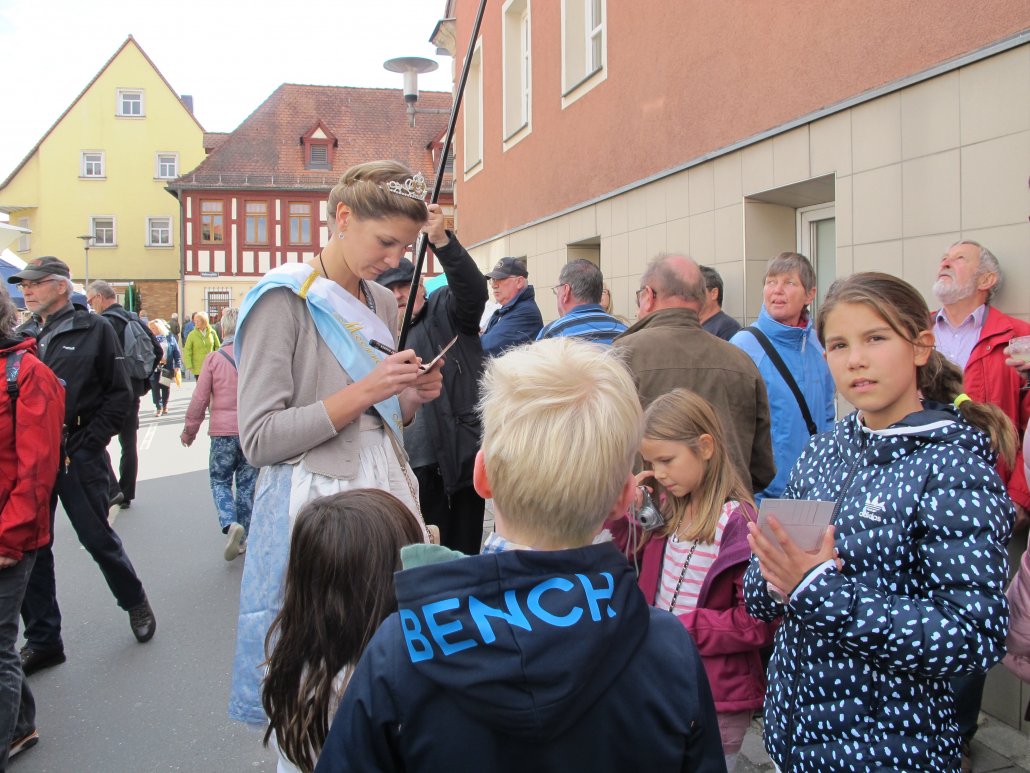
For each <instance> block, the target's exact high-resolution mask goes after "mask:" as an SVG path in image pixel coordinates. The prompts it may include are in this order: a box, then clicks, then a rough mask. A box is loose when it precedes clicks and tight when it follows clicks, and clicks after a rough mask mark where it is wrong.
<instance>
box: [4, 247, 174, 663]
mask: <svg viewBox="0 0 1030 773" xmlns="http://www.w3.org/2000/svg"><path fill="white" fill-rule="evenodd" d="M70 277H71V272H70V271H69V269H68V266H67V265H66V264H65V263H64V262H63V261H61V260H58V259H57V258H55V257H49V256H48V257H43V258H36V259H35V260H33V261H31V262H30V263H29V265H28V266H27V267H26V268H25V269H23V270H22V271H20V272H18V273H17V274H14V275H13V276H12V277H10V278H9V279H8V280H7V281H8V282H10V283H12V284H20V286H21V290H22V293H23V295H24V296H25V306H26V308H28V309H29V311H31V312H33V313H34V314H35V315H37V316H38V317H39V318H40V320H41V321H42V324H43V327H42V329H41V331H40V334H39V344H38V351H39V357H40V359H42V360H43V363H44V364H45V365H47V366H48V367H49V368H50V369H51V370H53V371H54V373H55V374H56V375H57V377H58V378H59V379H61V381H62V382H64V386H65V418H64V432H65V442H64V450H63V452H62V462H61V466H60V469H59V470H58V474H57V485H56V487H55V494H56V496H55V497H54V498H53V499H52V500H51V503H50V524H51V534H52V533H53V528H52V527H53V523H54V513H55V511H56V508H57V498H58V497H59V498H60V500H61V504H62V505H63V506H64V509H65V512H66V513H67V514H68V520H70V521H71V523H72V526H73V527H74V529H75V533H76V535H77V536H78V538H79V542H80V543H81V544H82V546H83V547H84V548H85V549H86V550H87V551H89V554H90V555H91V556H92V557H93V560H94V561H96V563H97V565H98V566H99V567H100V571H101V573H102V574H103V575H104V579H105V580H106V581H107V584H108V587H110V589H111V592H112V593H113V594H114V597H115V599H116V600H117V602H118V605H119V606H120V607H121V608H122V609H124V610H126V611H127V612H128V613H129V625H130V627H131V628H132V632H133V635H134V636H135V637H136V639H137V641H139V642H146V641H149V640H150V639H151V637H153V635H154V631H155V629H156V626H157V623H156V621H155V620H154V613H153V610H151V608H150V603H149V602H148V601H147V595H146V593H145V592H144V590H143V585H142V583H141V582H140V581H139V578H138V577H137V576H136V570H135V569H134V568H133V566H132V563H131V562H130V561H129V557H128V556H127V555H126V554H125V549H124V548H123V547H122V543H121V540H120V539H119V538H118V535H117V534H115V532H114V531H113V530H112V529H111V526H110V524H108V521H107V515H108V462H107V444H108V443H109V442H110V440H111V438H112V437H113V436H114V435H116V434H117V433H118V429H119V427H120V426H121V425H122V423H123V421H124V419H125V415H126V412H127V411H128V409H129V405H130V403H131V401H132V388H131V386H130V384H129V378H128V375H127V373H126V370H125V363H124V361H123V358H122V350H121V345H120V344H119V342H118V339H117V338H116V337H115V333H114V330H113V329H112V327H111V325H110V324H109V323H108V322H107V320H105V319H104V318H103V317H101V316H100V315H98V314H90V313H89V312H88V311H86V310H85V309H82V308H76V307H74V306H73V305H72V303H71V300H70V298H71V292H72V283H71V278H70ZM22 618H23V620H24V621H25V640H26V644H25V647H23V648H22V651H21V659H22V668H23V669H24V670H25V673H26V674H31V673H34V672H35V671H39V670H40V669H42V668H47V667H49V666H54V665H57V664H58V663H63V662H64V661H65V654H64V643H63V641H62V639H61V610H60V608H59V607H58V604H57V583H56V580H55V577H54V555H53V538H52V537H51V542H50V544H49V545H47V546H46V547H44V548H41V549H40V550H39V552H38V554H37V558H36V565H35V567H33V570H32V575H31V576H30V578H29V585H28V588H27V590H26V592H25V600H24V602H23V604H22Z"/></svg>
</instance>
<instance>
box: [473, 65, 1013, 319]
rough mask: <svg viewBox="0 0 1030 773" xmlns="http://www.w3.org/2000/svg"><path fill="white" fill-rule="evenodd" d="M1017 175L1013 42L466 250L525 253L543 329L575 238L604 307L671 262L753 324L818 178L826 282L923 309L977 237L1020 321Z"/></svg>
mask: <svg viewBox="0 0 1030 773" xmlns="http://www.w3.org/2000/svg"><path fill="white" fill-rule="evenodd" d="M1028 174H1030V45H1024V46H1021V47H1019V48H1015V49H1012V50H1009V51H1006V52H1004V53H1002V54H999V55H997V56H994V57H991V58H989V59H985V60H982V61H980V62H976V63H974V64H972V65H969V66H967V67H964V68H961V69H958V70H955V71H952V72H949V73H946V74H943V75H940V76H938V77H935V78H933V79H930V80H927V81H924V82H922V83H919V84H917V85H914V86H911V87H908V88H905V89H903V90H900V91H896V92H893V93H891V94H887V95H885V96H882V97H879V98H876V99H873V100H871V101H868V102H865V103H861V104H858V105H856V106H855V107H853V108H850V109H847V110H843V111H841V112H838V113H835V114H833V115H831V116H829V117H826V118H823V119H820V120H818V121H815V122H813V123H810V124H807V125H804V126H800V127H798V128H795V129H793V130H791V131H788V132H785V133H782V134H779V135H777V136H773V137H770V138H768V139H765V140H763V141H761V142H758V143H755V144H752V145H749V146H746V147H744V148H742V149H740V150H736V151H733V152H730V153H726V154H724V155H722V156H719V157H717V158H715V159H713V160H711V161H708V162H705V163H702V164H700V165H697V166H694V167H691V168H689V169H687V170H684V171H681V172H678V173H676V174H673V175H671V176H668V177H665V178H662V179H660V180H658V181H655V182H652V183H649V184H647V185H643V186H641V187H638V188H635V189H633V190H631V191H629V192H626V193H623V194H620V195H618V196H614V197H610V198H608V199H605V200H603V201H601V202H599V203H596V204H593V205H590V206H586V207H583V208H581V209H578V210H576V211H574V212H571V213H569V214H565V215H563V216H561V217H556V218H552V219H550V220H546V221H544V222H542V223H539V224H537V225H535V226H530V227H527V228H524V229H522V230H520V231H516V232H514V233H512V234H510V235H507V236H504V237H502V238H499V239H495V240H493V241H491V242H488V243H485V244H482V245H479V246H477V247H476V248H475V249H474V250H472V252H473V256H474V257H475V258H476V260H477V261H478V262H479V264H480V265H481V266H483V267H484V268H486V267H487V266H490V265H492V264H493V263H494V262H495V261H496V260H497V259H498V258H499V257H502V256H504V255H515V256H525V257H526V258H527V259H528V265H529V271H530V281H531V282H532V284H534V285H535V286H536V288H537V291H538V298H539V302H540V306H541V310H542V311H543V313H544V318H545V320H549V319H553V318H554V317H555V316H557V310H556V309H555V308H554V303H553V299H552V297H551V294H550V293H547V292H545V291H546V288H548V287H550V286H552V285H554V284H555V283H556V282H557V277H558V271H559V270H560V268H561V266H562V265H563V264H564V263H565V262H566V261H567V260H568V259H569V257H570V255H573V254H576V252H577V251H578V250H580V249H581V247H579V246H578V245H579V244H581V243H583V242H590V241H593V240H596V241H598V242H599V244H600V265H601V268H602V270H603V272H604V274H605V278H606V280H607V282H608V283H609V285H610V287H611V290H612V298H613V300H614V302H615V309H616V312H617V313H619V314H621V315H623V316H625V317H628V318H631V319H632V318H634V317H635V314H636V308H635V305H634V296H633V293H634V291H635V290H636V289H637V288H638V287H639V277H640V273H641V271H642V269H643V267H644V264H645V263H646V261H647V260H648V258H650V257H652V256H654V255H655V254H657V253H659V252H662V251H667V252H684V253H687V254H690V255H691V256H693V257H694V258H695V259H696V260H698V261H699V262H701V263H707V264H709V265H713V266H715V267H716V268H717V269H718V270H719V272H720V273H721V274H722V276H723V280H724V282H725V285H726V293H725V301H724V308H725V310H726V311H727V312H728V313H729V314H731V315H733V316H735V317H738V318H747V319H751V318H753V317H754V316H755V315H756V314H757V313H758V310H759V308H760V306H761V284H762V278H763V274H764V267H765V261H766V260H767V259H768V258H769V257H771V256H772V255H774V254H775V253H776V252H779V251H780V250H785V249H796V248H797V242H796V207H797V206H798V205H800V204H801V203H802V202H803V201H804V200H805V199H804V197H805V196H806V195H809V194H810V193H811V191H810V190H808V188H807V187H806V186H807V185H814V184H813V183H811V181H813V180H815V179H816V178H825V177H826V176H827V175H828V176H829V178H828V179H829V182H831V183H832V186H833V187H832V200H833V202H834V203H835V207H836V212H835V215H836V228H837V254H836V274H837V276H846V275H847V274H850V273H852V272H853V271H869V270H882V271H889V272H890V273H893V274H896V275H899V276H901V277H903V278H905V279H906V280H908V281H910V282H912V284H914V285H915V286H916V287H918V288H919V289H920V290H922V291H923V292H924V293H925V294H926V295H927V298H928V300H930V302H931V304H932V303H933V300H932V296H931V295H930V288H931V285H932V284H933V280H934V278H935V275H936V265H937V262H938V261H939V259H940V257H941V255H942V254H943V253H944V252H945V250H946V249H947V247H948V245H950V244H951V243H952V242H954V241H956V240H958V239H960V238H966V239H975V240H977V241H980V242H982V243H983V244H985V245H987V246H988V247H989V248H990V249H991V250H992V251H993V252H994V253H995V254H996V255H997V256H998V258H999V260H1000V261H1001V264H1002V267H1003V269H1004V271H1005V274H1006V284H1005V287H1004V289H1003V291H1002V293H1001V294H1000V295H999V296H998V298H997V300H996V304H997V305H998V306H999V308H1001V309H1002V310H1004V311H1006V312H1007V313H1010V314H1014V315H1016V316H1020V317H1022V318H1024V319H1030V259H1028V256H1030V222H1028V214H1030V189H1028V186H1027V179H1028ZM756 197H758V198H756ZM778 199H779V203H778ZM784 199H785V200H789V201H791V202H793V204H784V203H782V200H784ZM809 203H815V202H814V201H812V202H809Z"/></svg>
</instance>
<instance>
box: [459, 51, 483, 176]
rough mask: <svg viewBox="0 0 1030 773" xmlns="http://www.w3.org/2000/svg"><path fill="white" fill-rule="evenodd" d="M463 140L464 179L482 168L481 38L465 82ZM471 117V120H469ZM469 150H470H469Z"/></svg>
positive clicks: (473, 53) (473, 52) (473, 54)
mask: <svg viewBox="0 0 1030 773" xmlns="http://www.w3.org/2000/svg"><path fill="white" fill-rule="evenodd" d="M462 109H463V110H464V111H465V120H464V133H463V134H464V141H463V142H462V147H461V153H462V162H463V163H464V165H465V179H466V180H468V179H469V178H470V177H472V176H473V175H474V174H476V173H477V172H479V171H480V170H481V169H482V168H483V40H482V38H480V39H479V41H478V42H477V43H476V47H475V48H473V49H472V61H471V63H470V65H469V76H468V82H466V84H465V99H464V105H463V107H462ZM470 118H471V120H470ZM470 151H471V152H470Z"/></svg>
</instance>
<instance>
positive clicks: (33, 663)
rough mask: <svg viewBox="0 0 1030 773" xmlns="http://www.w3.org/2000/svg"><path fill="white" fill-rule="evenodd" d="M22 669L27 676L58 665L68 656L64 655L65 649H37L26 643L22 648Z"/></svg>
mask: <svg viewBox="0 0 1030 773" xmlns="http://www.w3.org/2000/svg"><path fill="white" fill-rule="evenodd" d="M20 654H21V670H22V671H24V672H25V676H28V675H29V674H34V673H36V672H37V671H41V670H43V669H44V668H50V667H51V666H56V665H59V664H61V663H63V662H64V661H66V660H67V659H68V658H66V657H65V656H64V649H63V648H62V649H59V650H37V649H34V648H33V647H31V646H29V645H28V644H26V645H25V646H24V647H22V648H21V653H20Z"/></svg>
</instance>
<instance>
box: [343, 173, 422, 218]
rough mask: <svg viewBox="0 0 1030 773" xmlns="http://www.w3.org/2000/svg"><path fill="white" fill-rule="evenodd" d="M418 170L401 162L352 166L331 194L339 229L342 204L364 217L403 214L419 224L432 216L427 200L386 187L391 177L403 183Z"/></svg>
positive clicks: (358, 215) (359, 216)
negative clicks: (414, 170)
mask: <svg viewBox="0 0 1030 773" xmlns="http://www.w3.org/2000/svg"><path fill="white" fill-rule="evenodd" d="M413 174H414V173H413V172H412V171H411V170H410V169H408V167H406V166H404V164H401V163H400V162H397V161H369V162H368V163H367V164H358V165H357V166H352V167H351V168H350V169H348V170H347V171H346V172H344V173H343V177H341V178H340V182H338V183H337V184H336V187H335V188H333V189H332V191H331V192H330V193H329V203H328V204H329V206H328V212H327V214H328V217H329V222H330V226H331V229H335V220H336V210H337V209H338V208H339V205H340V204H341V203H343V204H346V205H347V206H348V207H349V208H350V210H351V212H353V213H354V214H355V215H356V216H357V217H358V218H360V219H362V220H381V219H383V218H385V217H393V216H395V215H400V216H402V217H406V218H408V219H409V220H411V221H413V222H415V223H424V222H425V221H426V219H427V218H428V217H429V210H427V209H426V204H425V202H424V201H420V200H419V199H412V198H409V197H408V196H402V195H400V194H399V193H391V192H390V191H388V190H386V188H385V187H384V186H385V185H386V183H388V182H390V181H391V180H392V181H394V182H398V183H400V184H401V185H403V184H404V183H405V181H407V180H408V179H409V178H410V177H412V175H413Z"/></svg>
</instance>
